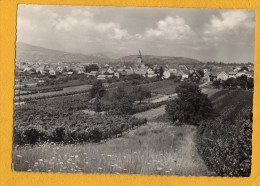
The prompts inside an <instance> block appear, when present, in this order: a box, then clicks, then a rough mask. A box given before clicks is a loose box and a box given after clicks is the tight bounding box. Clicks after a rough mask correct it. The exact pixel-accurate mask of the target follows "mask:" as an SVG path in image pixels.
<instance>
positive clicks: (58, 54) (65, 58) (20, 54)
mask: <svg viewBox="0 0 260 186" xmlns="http://www.w3.org/2000/svg"><path fill="white" fill-rule="evenodd" d="M137 57H138V56H137V55H130V56H124V57H122V58H118V59H112V58H109V57H107V56H105V55H103V54H102V53H95V54H90V55H85V54H81V53H69V52H64V51H59V50H53V49H48V48H44V47H39V46H34V45H29V44H27V43H21V42H18V43H17V44H16V60H17V61H22V62H23V61H30V62H35V63H36V62H37V63H57V62H60V63H62V62H78V63H92V62H94V63H102V64H105V63H125V64H131V63H136V61H137ZM142 59H143V61H144V63H146V64H171V63H175V64H194V63H200V61H198V60H196V59H192V58H185V57H173V56H153V55H143V56H142Z"/></svg>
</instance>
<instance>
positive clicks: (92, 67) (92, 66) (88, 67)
mask: <svg viewBox="0 0 260 186" xmlns="http://www.w3.org/2000/svg"><path fill="white" fill-rule="evenodd" d="M98 69H99V67H98V65H96V64H90V65H86V66H85V72H87V73H90V72H91V71H98Z"/></svg>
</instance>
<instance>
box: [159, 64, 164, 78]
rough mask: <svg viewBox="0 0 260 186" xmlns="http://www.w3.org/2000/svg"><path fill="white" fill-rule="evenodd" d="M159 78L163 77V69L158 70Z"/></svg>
mask: <svg viewBox="0 0 260 186" xmlns="http://www.w3.org/2000/svg"><path fill="white" fill-rule="evenodd" d="M159 76H160V78H161V77H163V67H160V68H159Z"/></svg>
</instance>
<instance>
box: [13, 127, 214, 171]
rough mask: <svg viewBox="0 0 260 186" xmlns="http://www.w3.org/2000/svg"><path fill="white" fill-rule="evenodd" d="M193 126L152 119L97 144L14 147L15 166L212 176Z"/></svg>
mask: <svg viewBox="0 0 260 186" xmlns="http://www.w3.org/2000/svg"><path fill="white" fill-rule="evenodd" d="M195 133H196V128H195V127H193V126H185V127H178V126H172V125H169V124H168V123H157V122H156V123H155V122H149V123H148V124H147V125H145V126H142V127H139V128H137V129H134V130H132V131H131V132H129V133H128V134H126V135H124V136H123V137H120V138H115V139H111V140H109V141H103V142H101V143H98V144H90V143H87V144H77V145H57V144H42V145H40V146H36V147H34V148H31V147H30V146H28V147H26V146H24V147H19V146H17V147H16V148H14V150H13V163H14V164H13V166H14V167H13V168H14V170H16V171H29V172H31V171H32V172H37V171H39V172H84V173H113V174H150V175H152V174H158V175H212V174H213V173H212V172H209V171H208V169H207V167H206V166H205V164H204V163H203V161H202V159H201V158H200V156H199V155H198V154H197V151H196V148H195V144H194V139H193V138H194V136H195Z"/></svg>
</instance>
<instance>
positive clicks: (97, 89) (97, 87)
mask: <svg viewBox="0 0 260 186" xmlns="http://www.w3.org/2000/svg"><path fill="white" fill-rule="evenodd" d="M105 93H106V89H105V87H104V86H103V83H102V81H101V80H97V81H94V83H93V85H92V88H91V89H90V97H91V98H95V97H96V98H102V97H103V96H104V95H105Z"/></svg>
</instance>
